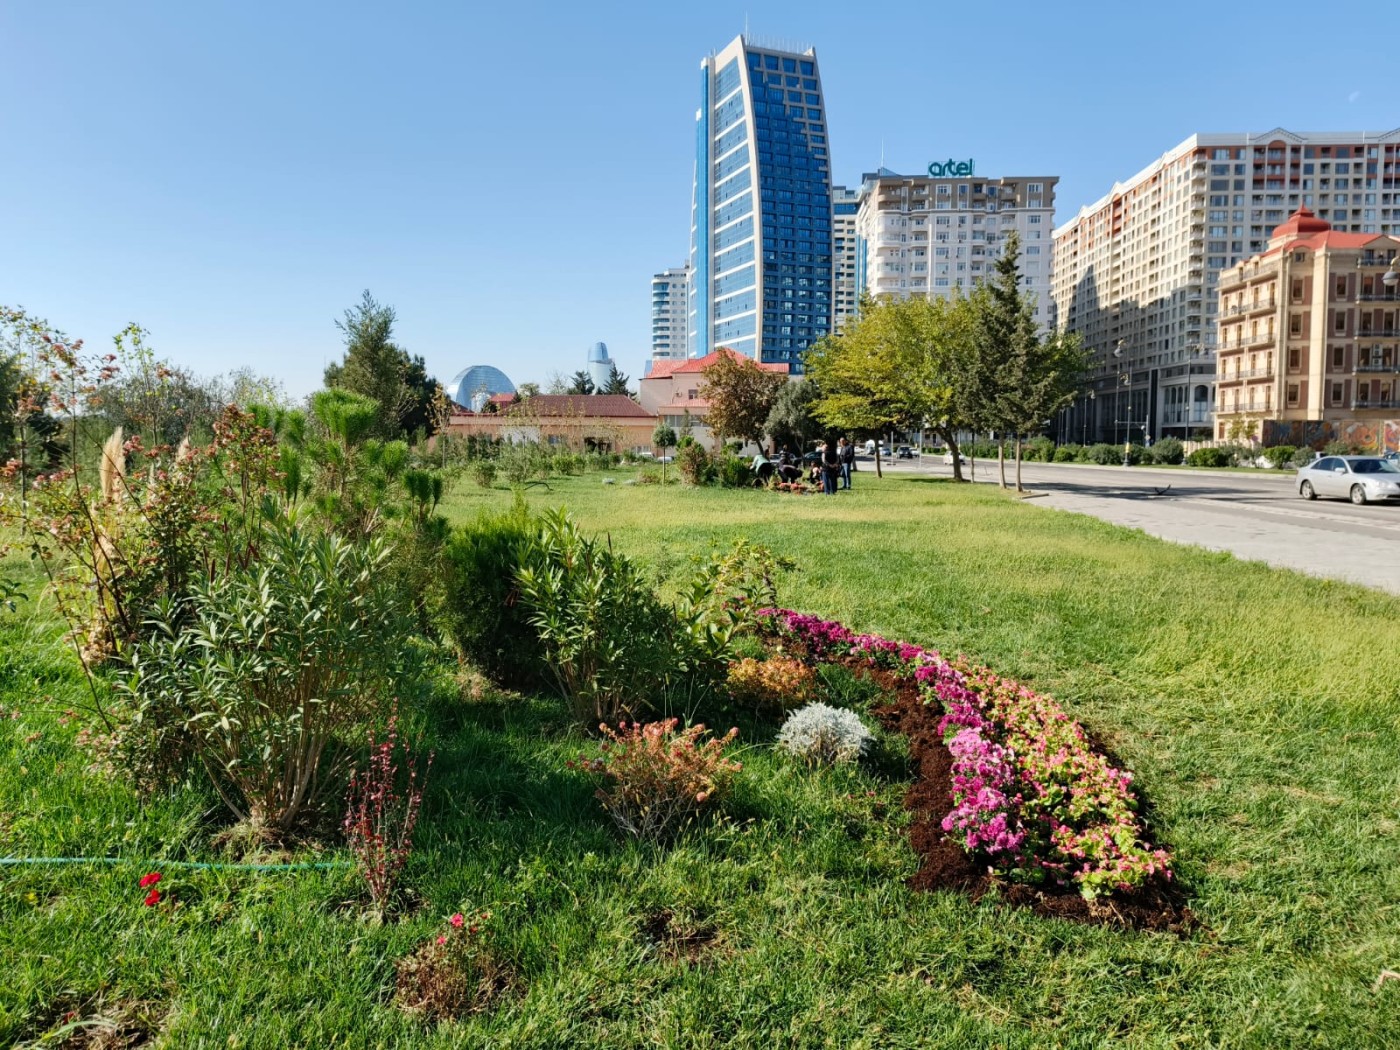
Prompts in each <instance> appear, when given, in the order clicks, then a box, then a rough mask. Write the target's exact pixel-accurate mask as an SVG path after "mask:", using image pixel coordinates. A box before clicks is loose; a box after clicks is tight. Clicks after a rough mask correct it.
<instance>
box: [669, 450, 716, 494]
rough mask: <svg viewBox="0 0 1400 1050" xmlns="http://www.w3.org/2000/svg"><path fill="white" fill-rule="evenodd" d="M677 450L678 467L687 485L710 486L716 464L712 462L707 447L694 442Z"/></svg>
mask: <svg viewBox="0 0 1400 1050" xmlns="http://www.w3.org/2000/svg"><path fill="white" fill-rule="evenodd" d="M677 449H678V451H677V453H676V466H677V467H678V468H679V470H680V472H681V477H683V478H684V479H685V480H686V483H687V484H690V485H708V484H709V483H710V481H711V480H713V478H714V464H713V463H711V462H710V454H709V453H708V452H706V451H705V447H704V446H703V445H700V444H697V443H696V442H693V441H692V442H691V443H690V444H688V445H678V446H677Z"/></svg>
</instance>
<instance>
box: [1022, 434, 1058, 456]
mask: <svg viewBox="0 0 1400 1050" xmlns="http://www.w3.org/2000/svg"><path fill="white" fill-rule="evenodd" d="M1054 456H1055V442H1053V441H1051V440H1050V439H1049V438H1048V437H1046V436H1045V435H1044V434H1038V435H1037V436H1035V437H1033V438H1031V439H1030V440H1029V441H1027V442H1026V443H1025V445H1024V446H1022V448H1021V458H1022V459H1024V460H1026V461H1027V462H1030V463H1049V462H1050V461H1051V459H1053V458H1054Z"/></svg>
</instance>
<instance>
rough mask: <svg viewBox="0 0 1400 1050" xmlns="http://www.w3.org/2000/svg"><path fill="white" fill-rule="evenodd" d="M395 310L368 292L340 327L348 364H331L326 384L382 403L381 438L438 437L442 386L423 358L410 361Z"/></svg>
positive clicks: (380, 416) (338, 325)
mask: <svg viewBox="0 0 1400 1050" xmlns="http://www.w3.org/2000/svg"><path fill="white" fill-rule="evenodd" d="M396 319H397V315H396V314H395V313H394V308H393V307H392V306H385V305H381V304H380V303H378V302H376V301H375V299H374V296H372V295H370V293H369V292H368V291H366V292H365V293H364V296H363V297H362V298H361V299H360V302H359V304H358V305H356V306H355V307H354V308H353V309H350V310H346V311H345V318H344V320H342V321H337V322H336V323H335V326H336V327H337V328H339V329H340V331H341V332H342V334H344V336H345V360H344V361H341V362H333V363H332V364H330V365H327V366H326V374H325V380H326V386H327V387H328V388H338V389H341V390H348V391H350V392H351V393H354V394H360V395H361V396H363V397H367V398H369V399H370V400H372V401H374V402H375V403H376V404H377V405H379V420H378V422H377V423H376V426H375V434H376V436H378V437H383V438H397V437H400V436H402V435H403V434H405V433H413V432H415V431H418V430H422V431H423V432H424V433H432V432H433V431H434V430H435V429H436V428H437V424H438V420H439V418H440V416H441V412H440V408H439V401H440V399H441V397H442V387H441V386H440V385H439V384H438V382H437V380H435V379H433V378H432V377H431V376H430V375H428V371H427V368H426V366H425V365H424V363H423V359H422V358H421V357H409V355H408V353H407V352H406V351H404V350H403V349H401V348H400V347H398V346H397V345H395V343H394V339H393V336H394V321H395V320H396Z"/></svg>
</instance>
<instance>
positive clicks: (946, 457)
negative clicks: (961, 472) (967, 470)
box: [943, 450, 967, 467]
mask: <svg viewBox="0 0 1400 1050" xmlns="http://www.w3.org/2000/svg"><path fill="white" fill-rule="evenodd" d="M958 459H959V460H960V461H962V462H963V463H966V462H967V457H966V456H964V455H963V454H962V453H961V452H959V453H958ZM943 465H944V466H945V467H951V466H952V465H953V453H952V451H951V450H949V451H947V452H945V453H943Z"/></svg>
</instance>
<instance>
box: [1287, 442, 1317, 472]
mask: <svg viewBox="0 0 1400 1050" xmlns="http://www.w3.org/2000/svg"><path fill="white" fill-rule="evenodd" d="M1316 458H1317V453H1316V452H1315V451H1314V450H1313V449H1311V448H1309V447H1308V446H1307V445H1304V446H1303V447H1302V448H1300V449H1298V450H1297V451H1296V452H1294V453H1293V459H1292V460H1291V461H1290V462H1289V465H1290V466H1294V467H1306V466H1307V465H1308V464H1309V463H1311V462H1312V461H1313V460H1314V459H1316Z"/></svg>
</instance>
